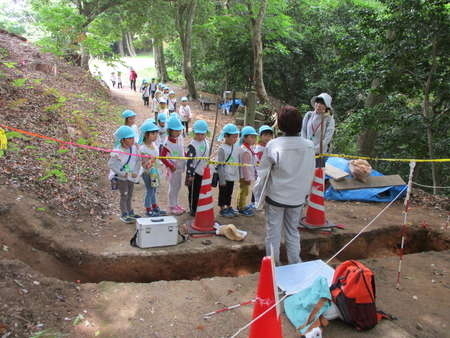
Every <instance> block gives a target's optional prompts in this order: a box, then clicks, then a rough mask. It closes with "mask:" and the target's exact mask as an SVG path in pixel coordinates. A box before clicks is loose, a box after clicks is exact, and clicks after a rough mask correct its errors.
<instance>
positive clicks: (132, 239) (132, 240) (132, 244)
mask: <svg viewBox="0 0 450 338" xmlns="http://www.w3.org/2000/svg"><path fill="white" fill-rule="evenodd" d="M137 233H138V232H137V231H136V232H135V233H134V236H133V238H131V239H130V245H131V246H134V247H135V248H137V247H138V246H137V244H136V237H137Z"/></svg>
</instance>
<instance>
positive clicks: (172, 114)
mask: <svg viewBox="0 0 450 338" xmlns="http://www.w3.org/2000/svg"><path fill="white" fill-rule="evenodd" d="M174 116H175V117H176V118H177V119H178V120H180V121H181V116H180V114H178V113H176V112H172V113H170V114H169V117H174Z"/></svg>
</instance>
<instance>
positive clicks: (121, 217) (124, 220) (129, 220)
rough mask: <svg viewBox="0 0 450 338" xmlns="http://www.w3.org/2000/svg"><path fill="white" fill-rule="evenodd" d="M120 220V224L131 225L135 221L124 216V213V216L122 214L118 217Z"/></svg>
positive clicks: (126, 215)
mask: <svg viewBox="0 0 450 338" xmlns="http://www.w3.org/2000/svg"><path fill="white" fill-rule="evenodd" d="M120 220H121V221H122V222H124V223H127V224H131V223H134V222H135V221H136V219H134V218H132V217H130V216H128V214H126V213H124V214H122V216H120Z"/></svg>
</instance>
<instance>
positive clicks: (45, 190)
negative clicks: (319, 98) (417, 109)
mask: <svg viewBox="0 0 450 338" xmlns="http://www.w3.org/2000/svg"><path fill="white" fill-rule="evenodd" d="M0 47H1V48H4V49H5V50H6V49H7V50H9V57H8V58H5V59H6V60H7V61H8V62H12V61H14V62H18V61H20V59H21V58H22V59H23V58H25V57H26V56H27V57H29V59H30V60H29V61H28V64H34V63H36V58H37V57H36V55H35V54H33V53H36V51H35V49H34V47H33V46H30V45H29V44H25V43H17V42H16V41H15V40H14V39H13V38H10V37H7V36H4V35H0ZM1 51H2V50H1V49H0V52H1ZM33 55H34V56H33ZM40 58H41V60H40V61H39V63H43V64H53V63H54V62H56V61H54V60H53V59H51V58H47V57H44V56H40ZM42 59H44V61H42ZM5 62H6V61H5ZM33 62H34V63H33ZM59 66H60V67H59V69H60V72H61V73H62V75H59V77H58V81H54V77H53V75H52V74H51V73H47V74H45V75H44V76H43V75H42V74H40V73H38V72H41V71H38V72H37V71H36V70H35V69H34V68H30V67H29V66H27V65H26V64H25V66H22V67H20V68H19V67H15V68H13V70H10V68H8V67H6V66H5V63H3V66H1V65H0V67H1V68H0V70H1V71H2V72H3V73H5V74H7V76H6V78H7V81H6V82H3V83H2V85H3V84H4V85H5V87H3V88H6V90H5V91H3V92H2V97H1V100H2V102H1V103H2V105H0V113H1V114H0V123H4V124H9V125H13V126H16V127H21V128H23V129H27V130H30V131H38V132H40V133H42V134H46V133H47V134H48V133H49V132H50V135H51V136H54V137H59V138H63V137H64V135H65V134H67V133H68V131H67V130H68V129H67V127H66V125H65V123H66V121H68V118H67V116H66V115H65V114H68V113H70V114H72V115H73V114H75V113H74V112H75V111H77V113H76V114H75V115H78V114H81V113H78V111H79V110H80V111H81V110H82V111H83V112H84V111H88V109H91V110H92V113H90V115H83V119H82V120H84V121H85V122H87V125H85V124H81V126H80V120H75V121H74V123H71V126H73V128H77V129H76V132H77V133H80V134H79V135H78V134H77V137H78V138H79V137H82V138H83V139H88V140H89V139H90V138H94V137H97V136H98V137H99V141H98V142H97V143H95V144H93V145H99V146H105V147H108V146H109V143H108V142H110V141H109V140H110V139H111V137H110V135H111V133H112V131H113V130H114V129H115V128H117V126H118V125H119V123H120V119H117V114H115V115H114V116H113V115H112V114H111V111H118V110H121V109H124V108H130V109H133V110H134V111H136V113H137V114H138V123H140V122H142V121H143V120H145V119H146V118H149V117H152V115H151V114H150V112H149V109H148V107H144V106H143V103H142V100H141V98H140V95H139V94H138V93H135V92H132V91H130V90H129V88H128V87H127V84H126V82H124V85H125V88H124V89H121V90H119V89H111V91H110V93H111V97H109V96H108V95H109V94H108V93H107V92H102V90H101V89H99V88H97V87H96V86H97V85H98V84H96V83H95V81H94V80H91V79H89V76H88V75H82V76H81V78H83V81H80V82H79V83H78V82H77V83H75V82H74V81H77V79H79V78H80V74H79V73H78V72H79V70H77V68H76V67H68V66H65V65H64V64H60V65H59ZM41 73H42V72H41ZM61 76H64V77H65V78H68V79H69V80H67V79H66V80H67V81H68V82H65V80H64V79H61ZM38 77H39V78H40V79H41V80H40V81H39V83H38V81H35V82H33V84H34V85H35V87H36V88H32V89H27V88H21V87H17V86H15V85H14V83H15V84H17V83H20V82H17V79H20V78H27V79H37V78H38ZM0 80H2V78H0ZM13 81H16V82H13ZM70 83H73V85H74V87H75V90H74V88H72V86H70ZM38 85H43V86H44V85H45V86H47V87H46V88H44V90H43V89H42V88H40V87H39V88H37V86H38ZM51 85H53V86H54V87H55V88H56V89H57V90H58V92H55V90H53V91H52V93H53V94H52V95H53V96H51V97H50V99H51V100H50V99H49V96H48V95H49V94H47V92H49V91H50V88H53V87H50V86H51ZM171 87H172V88H174V89H175V91H176V93H177V98H179V97H181V96H183V95H185V94H186V91H185V90H184V89H183V88H181V87H179V86H176V85H172V86H171ZM25 89H27V90H28V92H29V91H30V90H31V91H35V95H33V98H28V97H27V95H26V91H25ZM94 89H95V90H96V91H97V92H98V94H97V96H91V93H92V92H93V90H94ZM2 90H4V89H2ZM73 91H74V92H75V93H73ZM33 93H34V92H33ZM55 93H56V94H55ZM85 93H90V94H89V95H88V94H85ZM75 94H76V95H78V96H77V97H80V95H83V97H84V98H88V99H89V100H87V101H86V102H78V101H76V102H77V104H79V105H80V107H78V106H77V107H72V106H71V108H70V109H69V110H70V111H69V112H66V111H58V114H59V115H60V116H61V117H58V116H57V115H52V116H51V119H56V123H49V122H48V120H47V119H42V117H43V116H45V113H48V109H47V110H46V107H45V106H43V107H42V105H43V104H44V103H45V104H47V103H52V102H51V101H52V100H56V101H57V100H58V98H59V100H60V101H62V99H61V97H62V96H63V97H65V98H68V101H69V102H70V104H71V105H72V104H73V103H72V101H71V100H72V97H73V96H74V95H75ZM45 95H47V97H46V96H45ZM30 100H34V101H30ZM46 100H47V101H50V102H46ZM3 104H4V105H3ZM92 105H95V106H94V107H91V106H92ZM1 107H4V108H5V107H8V110H6V109H5V110H3V111H2V110H1V109H2V108H1ZM30 107H34V110H33V112H32V113H31V111H30ZM96 107H97V108H98V109H97V110H96V109H95V108H96ZM105 107H106V108H105ZM191 107H192V109H193V111H194V119H193V120H195V119H199V118H203V119H205V120H207V121H208V123H209V125H210V127H211V128H212V126H213V123H214V117H215V108H213V109H212V110H211V111H202V110H201V109H200V106H199V104H198V103H197V102H192V103H191ZM47 108H48V107H47ZM108 109H109V115H108ZM30 114H33V116H34V117H35V118H37V120H30ZM96 119H97V120H96ZM232 121H233V120H232V117H231V116H225V115H222V114H219V121H218V130H220V128H221V126H223V125H224V124H225V123H228V122H232ZM92 126H93V128H91V129H89V128H88V127H92ZM94 128H96V129H94ZM15 142H16V143H17V145H18V146H19V148H20V149H18V150H17V152H14V151H11V152H8V153H7V155H6V156H4V157H0V163H1V166H0V172H1V174H2V175H1V176H0V183H1V184H0V195H1V196H2V199H1V201H0V299H1V302H0V337H2V338H3V337H5V338H6V337H31V336H34V337H62V336H69V337H186V336H189V337H227V336H230V335H232V334H233V333H234V332H235V331H236V330H237V329H238V328H239V327H241V326H243V325H244V324H245V323H246V322H248V321H249V320H250V319H251V312H252V307H251V306H247V307H242V308H239V309H237V310H234V311H230V312H226V313H222V314H218V315H216V316H214V317H212V318H211V319H209V320H204V319H203V318H202V314H204V313H207V312H210V311H213V310H216V309H219V308H221V307H223V306H224V305H232V304H236V303H240V302H243V301H246V300H249V299H252V298H253V297H254V295H255V290H256V285H257V279H258V274H257V273H255V272H256V271H257V270H258V268H259V262H260V259H261V257H262V256H263V255H264V224H265V222H264V215H263V212H258V213H257V215H256V216H255V217H253V218H243V217H238V218H234V219H233V220H232V222H233V223H234V224H235V225H236V226H237V227H238V228H239V229H242V230H246V231H247V232H248V236H247V238H246V239H245V240H244V241H243V242H232V241H229V240H227V239H225V238H224V237H219V236H215V237H208V238H191V239H189V240H188V241H187V242H184V243H182V244H179V245H177V246H173V247H164V248H154V249H147V250H141V249H137V248H133V247H131V246H130V245H129V239H130V238H131V236H132V235H133V233H134V225H125V224H123V223H121V222H120V221H119V220H118V214H119V210H118V196H117V194H114V192H111V191H110V188H109V182H108V181H107V179H106V173H107V168H106V161H107V156H106V155H103V154H100V153H98V154H97V153H95V152H91V151H85V152H83V153H80V154H84V155H83V156H76V155H77V154H78V153H75V152H73V151H72V150H70V152H68V154H69V155H71V156H70V157H67V158H64V157H63V158H62V159H61V160H60V162H56V159H59V157H58V156H59V155H58V156H57V152H56V151H55V150H54V147H55V145H54V144H51V143H49V144H46V143H43V141H40V140H34V139H33V140H30V139H27V140H23V139H19V140H16V139H15ZM26 147H30V148H26ZM32 147H34V148H32ZM24 149H25V150H26V152H24V151H23V150H24ZM57 149H58V148H57ZM59 149H61V148H59ZM63 150H64V149H63ZM38 151H39V152H38ZM35 152H36V153H35ZM44 153H51V154H53V155H52V156H51V157H48V158H47V160H46V162H49V161H51V163H64V164H67V163H70V166H67V167H68V168H67V170H66V171H65V173H66V175H67V177H68V178H69V179H70V180H71V181H77V183H78V185H71V184H72V183H71V182H69V183H64V182H60V181H58V180H57V177H51V178H49V179H45V180H39V179H37V178H38V177H42V175H44V174H45V172H46V171H45V170H47V171H48V169H49V168H48V167H46V166H45V165H43V164H42V162H45V161H39V160H38V161H36V160H35V159H34V157H37V156H42V157H43V156H44V155H43V154H44ZM58 154H59V153H58ZM61 154H62V155H61V156H64V155H66V153H65V152H61ZM19 155H20V156H19ZM32 155H33V156H34V157H33V156H32ZM27 156H28V157H27ZM30 163H32V165H31V164H30ZM25 164H26V165H25ZM30 166H31V168H29V167H30ZM69 167H70V168H69ZM72 167H73V168H72ZM80 167H81V168H88V169H91V171H90V172H89V173H88V174H84V172H83V171H81V170H80ZM51 168H53V167H51ZM58 168H60V167H58V166H56V167H54V170H56V169H58ZM74 168H75V169H76V170H75V169H74ZM60 169H62V168H60ZM71 170H75V171H71ZM54 173H55V172H54ZM40 175H41V176H40ZM84 175H85V176H86V177H85V176H84ZM83 187H86V189H88V188H89V189H88V190H90V191H89V192H85V191H84V190H83V189H81V188H83ZM166 191H167V186H166V185H165V183H164V181H163V185H162V187H161V188H160V193H159V199H160V203H161V206H162V207H166V206H167V193H166ZM236 193H237V191H236ZM236 193H235V195H236ZM74 194H76V199H71V198H70V196H71V195H74ZM143 194H144V187H143V184H142V183H141V184H138V185H137V186H136V190H135V194H134V201H133V203H134V205H135V210H136V211H139V212H142V211H143V210H142V209H143V208H142V199H143ZM213 194H214V198H215V200H216V198H217V189H214V191H213ZM186 196H187V189H186V187H183V188H182V191H181V193H180V199H181V201H182V203H183V205H184V206H187V198H186ZM94 201H95V202H94ZM53 205H57V207H56V208H55V207H52V206H53ZM383 207H384V204H378V203H377V204H376V203H361V202H334V201H326V210H327V218H328V219H329V220H332V221H333V222H335V223H341V224H344V225H345V226H346V228H345V229H344V230H337V231H335V232H334V233H332V234H318V233H302V257H303V258H304V259H305V260H308V259H317V258H320V259H324V260H326V259H328V258H329V257H331V256H332V255H333V254H334V253H335V252H336V251H337V250H338V249H339V248H340V247H341V246H342V245H344V244H345V243H346V242H347V241H348V240H349V239H351V238H352V237H353V236H354V235H355V234H356V233H357V232H358V231H359V229H360V228H361V227H362V226H364V225H366V224H367V223H368V222H369V221H370V220H371V219H372V218H373V217H375V216H376V215H377V214H378V213H379V212H380V210H381V209H382V208H383ZM447 208H448V200H446V199H439V198H434V197H431V196H430V195H428V194H426V193H423V192H421V191H420V190H414V191H413V195H412V201H411V209H410V211H409V214H408V236H407V243H406V244H407V245H406V248H407V251H406V253H407V254H408V255H406V256H405V258H404V265H403V271H402V279H401V289H400V290H396V289H395V280H396V276H397V275H396V271H397V265H398V257H397V255H396V254H397V253H398V247H399V242H400V232H401V225H402V223H403V210H404V207H403V205H402V202H401V201H399V202H396V203H394V204H393V205H392V206H391V207H390V208H389V209H388V210H387V211H386V212H385V213H384V214H383V215H382V217H380V218H379V219H378V220H377V221H376V222H375V223H374V224H373V225H372V227H371V228H370V229H369V231H367V232H366V233H364V234H363V235H362V236H361V237H360V238H359V239H358V240H356V241H355V242H354V243H352V245H351V246H349V247H348V248H347V249H346V250H345V251H344V252H343V253H342V254H341V255H339V256H338V259H336V260H334V261H333V262H332V263H333V264H337V263H339V262H340V261H342V260H345V259H351V258H353V259H363V261H364V263H365V264H366V265H367V266H368V267H370V268H371V269H372V270H373V271H374V272H375V276H376V283H377V305H378V306H379V307H380V308H381V309H382V310H384V311H386V312H388V313H391V314H393V315H395V316H396V317H398V320H397V321H394V322H389V321H384V322H382V323H380V324H379V325H378V326H377V327H376V328H375V329H373V330H371V331H368V332H364V333H361V332H357V331H355V330H353V329H351V328H349V327H347V326H345V325H343V324H341V323H339V322H338V321H333V322H332V323H331V325H330V326H329V327H328V328H326V329H325V331H324V336H325V337H358V336H368V337H380V336H383V337H430V338H431V337H448V336H449V334H448V332H449V330H448V323H449V322H450V316H449V312H448V311H446V310H445V309H446V308H448V307H449V305H450V297H449V292H448V289H449V288H450V279H449V270H450V263H449V262H450V256H449V251H448V249H449V243H450V236H449V229H448V224H447V223H446V222H448V218H447V217H448V209H447ZM215 214H216V215H218V212H217V208H216V210H215ZM177 219H178V223H179V224H183V223H186V222H189V221H191V220H192V218H191V217H189V216H187V215H183V216H180V217H177ZM217 220H218V221H219V222H221V223H226V222H227V221H229V220H227V219H222V218H221V217H217ZM283 327H284V335H285V336H286V337H294V336H296V334H295V332H294V329H293V327H292V325H291V324H290V323H288V321H287V320H286V317H285V316H283ZM244 334H245V333H244Z"/></svg>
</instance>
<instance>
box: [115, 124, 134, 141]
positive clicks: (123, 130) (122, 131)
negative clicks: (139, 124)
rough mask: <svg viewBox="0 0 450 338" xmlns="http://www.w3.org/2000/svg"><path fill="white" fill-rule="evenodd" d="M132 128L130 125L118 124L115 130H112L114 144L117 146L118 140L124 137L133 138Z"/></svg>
mask: <svg viewBox="0 0 450 338" xmlns="http://www.w3.org/2000/svg"><path fill="white" fill-rule="evenodd" d="M134 136H135V135H134V130H133V129H132V128H131V127H128V126H120V127H119V128H118V129H117V130H116V131H115V132H114V138H115V142H114V144H115V145H116V146H118V145H119V144H120V141H121V140H123V139H124V138H134Z"/></svg>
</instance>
